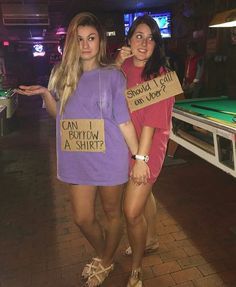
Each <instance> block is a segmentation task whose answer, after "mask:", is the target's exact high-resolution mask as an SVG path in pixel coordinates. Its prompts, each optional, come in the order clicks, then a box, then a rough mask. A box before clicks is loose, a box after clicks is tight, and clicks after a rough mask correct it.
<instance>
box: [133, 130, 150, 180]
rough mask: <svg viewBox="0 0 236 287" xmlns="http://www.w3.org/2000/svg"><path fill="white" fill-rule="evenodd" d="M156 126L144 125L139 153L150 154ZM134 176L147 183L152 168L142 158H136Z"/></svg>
mask: <svg viewBox="0 0 236 287" xmlns="http://www.w3.org/2000/svg"><path fill="white" fill-rule="evenodd" d="M154 131H155V128H152V127H147V126H144V127H143V129H142V133H141V137H140V141H139V148H138V153H137V154H139V155H148V154H149V151H150V148H151V145H152V138H153V134H154ZM132 177H133V178H134V181H135V182H137V183H138V184H141V183H146V182H147V180H148V178H149V177H150V170H149V167H148V165H147V163H146V162H144V161H142V160H136V161H135V164H134V166H133V169H132Z"/></svg>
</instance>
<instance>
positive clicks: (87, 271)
mask: <svg viewBox="0 0 236 287" xmlns="http://www.w3.org/2000/svg"><path fill="white" fill-rule="evenodd" d="M100 261H101V259H100V258H97V257H95V258H93V259H92V261H91V262H90V263H88V264H86V265H85V266H84V269H83V271H82V274H81V276H82V278H83V279H88V278H89V276H91V275H92V274H93V272H94V271H95V270H96V269H97V266H98V263H99V262H100Z"/></svg>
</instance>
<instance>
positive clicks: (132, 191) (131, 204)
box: [124, 181, 152, 269]
mask: <svg viewBox="0 0 236 287" xmlns="http://www.w3.org/2000/svg"><path fill="white" fill-rule="evenodd" d="M151 188H152V185H151V184H149V183H147V184H145V185H144V184H142V185H135V184H134V183H133V182H131V181H130V182H129V183H128V186H127V189H126V193H125V201H124V212H125V216H126V221H127V232H128V237H129V241H130V245H131V248H132V255H133V259H132V269H137V268H140V267H141V265H142V258H143V253H144V249H145V245H146V240H147V222H146V219H145V216H144V210H145V205H146V203H147V200H148V197H149V195H150V192H151Z"/></svg>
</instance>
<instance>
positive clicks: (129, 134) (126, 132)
mask: <svg viewBox="0 0 236 287" xmlns="http://www.w3.org/2000/svg"><path fill="white" fill-rule="evenodd" d="M119 128H120V130H121V133H122V135H123V137H124V139H125V141H126V143H127V145H128V147H129V150H130V152H131V154H136V153H137V151H138V139H137V135H136V131H135V128H134V126H133V124H132V122H131V121H128V122H125V123H122V124H120V125H119Z"/></svg>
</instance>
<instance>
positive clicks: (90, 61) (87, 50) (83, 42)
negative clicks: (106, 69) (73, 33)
mask: <svg viewBox="0 0 236 287" xmlns="http://www.w3.org/2000/svg"><path fill="white" fill-rule="evenodd" d="M77 32H78V42H79V48H80V59H81V62H82V64H83V66H84V69H86V67H90V68H94V67H96V66H97V57H98V53H99V44H100V39H99V35H98V32H97V30H96V29H95V28H94V27H93V26H78V29H77Z"/></svg>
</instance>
